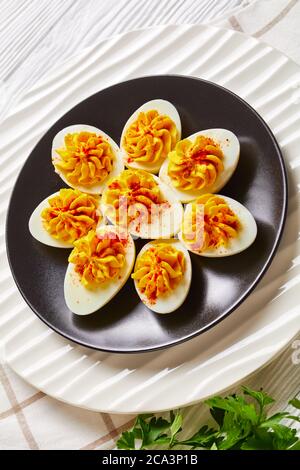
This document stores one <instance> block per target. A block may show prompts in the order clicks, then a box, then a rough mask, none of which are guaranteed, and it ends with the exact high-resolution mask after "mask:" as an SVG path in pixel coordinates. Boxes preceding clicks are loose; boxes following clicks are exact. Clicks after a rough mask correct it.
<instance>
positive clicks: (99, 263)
mask: <svg viewBox="0 0 300 470" xmlns="http://www.w3.org/2000/svg"><path fill="white" fill-rule="evenodd" d="M126 243H127V239H124V238H120V237H119V236H118V235H117V234H116V233H115V232H106V233H105V234H103V235H97V234H96V232H95V231H94V230H91V231H90V232H89V233H88V234H87V235H86V236H85V237H82V238H80V239H79V240H77V241H76V242H75V243H74V249H73V251H72V252H71V254H70V256H69V262H70V263H74V264H75V271H76V272H77V273H78V274H79V276H80V279H81V283H82V284H83V285H84V287H86V288H93V287H97V286H99V285H102V284H103V283H104V282H106V281H109V282H111V281H112V280H114V279H116V278H117V277H118V275H119V274H120V271H121V269H122V268H123V266H124V265H125V253H126Z"/></svg>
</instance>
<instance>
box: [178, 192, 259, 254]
mask: <svg viewBox="0 0 300 470" xmlns="http://www.w3.org/2000/svg"><path fill="white" fill-rule="evenodd" d="M256 235H257V225H256V222H255V219H254V217H253V215H252V214H251V213H250V212H249V210H248V209H246V207H245V206H243V205H242V204H240V203H239V202H237V201H235V200H234V199H231V198H230V197H227V196H220V195H218V194H204V195H203V196H200V197H199V198H198V199H196V201H194V202H191V203H189V204H187V206H186V208H185V212H184V219H183V224H182V230H181V232H180V233H179V234H178V237H179V239H180V240H181V242H182V243H183V244H184V245H185V246H186V247H187V249H188V250H190V251H192V252H193V253H196V254H197V255H200V256H206V257H212V258H217V257H224V256H231V255H235V254H237V253H240V252H241V251H243V250H245V249H246V248H248V247H249V246H250V245H251V244H252V243H253V242H254V240H255V238H256Z"/></svg>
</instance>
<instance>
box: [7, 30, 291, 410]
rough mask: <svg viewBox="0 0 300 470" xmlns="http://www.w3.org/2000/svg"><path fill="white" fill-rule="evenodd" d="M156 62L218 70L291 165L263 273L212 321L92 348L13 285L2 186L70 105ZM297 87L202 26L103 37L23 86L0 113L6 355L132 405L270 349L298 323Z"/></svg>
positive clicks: (39, 379) (112, 402)
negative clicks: (175, 339) (279, 234)
mask: <svg viewBox="0 0 300 470" xmlns="http://www.w3.org/2000/svg"><path fill="white" fill-rule="evenodd" d="M163 73H166V74H167V73H179V74H185V75H193V76H198V77H201V78H205V79H209V80H212V81H214V82H217V83H219V84H220V85H223V86H225V87H227V88H229V89H230V90H232V91H234V92H235V93H237V94H238V95H240V96H241V97H242V98H244V99H245V100H246V101H248V102H249V103H250V104H251V105H252V106H253V107H254V108H256V109H257V110H258V112H259V113H260V114H261V115H262V116H263V117H264V119H265V120H266V121H267V123H269V125H270V127H271V128H272V130H273V132H274V134H275V135H276V137H277V139H278V141H279V143H280V145H281V148H282V150H283V154H284V157H285V160H286V166H287V170H288V174H289V211H288V217H287V223H286V228H285V232H284V236H283V239H282V242H281V245H280V249H279V251H278V252H277V255H276V257H275V259H274V261H273V263H272V266H271V268H270V269H269V271H268V273H267V275H266V276H265V277H264V279H263V281H262V282H261V283H260V284H259V286H258V287H257V288H256V290H255V291H254V292H253V293H252V294H251V295H250V297H248V299H247V300H246V301H245V302H244V303H243V304H242V305H241V306H240V307H239V308H238V309H237V310H236V311H235V312H234V313H232V314H231V315H230V316H229V317H227V318H226V319H225V320H224V321H222V322H221V323H219V324H218V325H217V326H215V327H214V328H213V329H211V330H209V331H207V332H206V333H204V334H202V335H201V336H199V337H197V338H195V339H193V340H191V341H188V342H186V343H183V344H181V345H178V346H176V347H173V348H169V349H166V350H163V351H158V352H151V353H145V354H131V355H128V354H126V355H118V354H108V353H101V352H95V351H92V350H89V349H85V348H82V347H80V346H78V345H76V344H73V343H71V342H70V341H67V340H66V339H64V338H62V337H60V336H59V335H57V334H56V333H54V332H53V331H52V330H50V329H49V328H48V327H46V326H45V325H44V324H43V323H42V322H41V321H40V320H39V319H38V318H37V317H36V316H35V315H34V314H33V313H32V312H31V311H30V309H29V308H28V307H27V305H26V304H25V302H24V301H23V300H22V298H21V296H20V294H19V293H18V291H17V288H16V287H15V285H14V283H13V281H12V278H11V275H10V272H9V268H8V265H7V261H6V254H5V247H4V240H3V239H4V218H5V212H6V207H7V204H8V198H9V196H10V193H11V190H12V186H13V183H14V182H15V179H16V176H17V173H18V171H19V169H20V167H21V165H22V163H23V162H24V160H25V158H26V157H27V155H28V154H29V152H30V150H31V149H32V147H33V145H34V144H35V143H36V142H37V141H38V139H39V138H40V137H41V135H42V134H43V133H44V132H45V131H46V130H47V129H48V128H49V127H50V126H51V125H52V124H53V123H54V122H55V121H56V120H57V119H58V118H59V117H60V116H61V115H62V114H64V113H65V112H66V111H67V110H68V109H70V108H71V107H72V106H74V105H75V104H76V103H78V102H79V101H81V100H82V99H84V98H86V97H87V96H89V95H90V94H92V93H94V92H96V91H99V89H102V88H105V87H107V86H109V85H112V84H113V83H116V82H120V81H122V80H125V79H129V78H134V77H136V76H141V75H151V74H163ZM299 87H300V69H299V68H298V66H296V65H295V64H294V63H293V62H291V61H290V60H289V59H288V58H287V57H285V56H283V55H282V54H280V53H279V52H277V51H275V50H273V49H272V48H270V47H269V46H266V45H264V44H262V43H259V42H258V41H257V40H255V39H253V38H248V37H247V36H244V35H241V34H239V33H236V32H233V31H226V30H220V29H216V28H213V27H208V26H177V27H174V26H167V27H155V28H152V29H148V30H145V31H135V32H131V33H127V34H125V35H122V36H117V37H115V38H113V39H110V40H108V41H104V42H101V43H100V44H97V45H96V46H95V47H94V48H92V49H89V50H87V51H86V52H85V53H84V54H82V55H80V56H79V57H78V58H75V59H74V60H72V61H71V62H70V63H68V64H67V65H66V66H65V67H64V68H63V69H60V70H59V71H56V72H55V74H54V75H52V76H51V77H49V78H48V79H47V80H46V81H44V82H43V83H41V84H40V85H37V86H36V87H35V88H34V89H33V90H32V91H31V92H30V93H28V94H27V95H26V97H25V98H24V99H23V100H22V102H21V103H20V104H19V105H18V107H17V108H16V109H15V110H14V111H13V113H12V114H11V115H10V116H9V117H8V118H7V119H6V121H5V122H4V123H3V125H2V129H1V131H2V132H1V140H0V149H1V157H2V158H1V167H0V180H1V184H0V188H1V189H0V192H1V206H0V212H1V236H2V245H1V253H0V257H1V259H0V266H1V272H0V283H1V297H0V312H1V313H0V339H2V340H5V341H6V347H5V352H6V359H7V361H8V363H9V364H10V365H11V367H12V368H13V369H14V370H15V371H16V372H17V373H18V374H20V375H21V376H22V377H23V378H25V379H26V380H27V381H28V382H30V383H31V384H33V385H34V386H35V387H37V388H39V389H41V390H43V391H44V392H46V393H48V394H49V395H52V396H54V397H56V398H58V399H60V400H64V401H66V402H68V403H71V404H73V405H77V406H82V407H86V408H90V409H94V410H101V411H107V412H118V413H122V412H123V413H131V412H132V413H135V412H141V411H158V410H164V409H169V408H176V407H179V406H184V405H187V404H190V403H193V402H196V401H198V400H201V399H203V398H204V397H207V396H209V395H212V394H215V393H219V392H220V391H222V390H224V389H226V388H227V387H229V386H231V385H232V384H234V383H236V382H239V381H240V380H242V379H243V378H245V377H246V376H247V375H249V374H250V373H252V372H253V371H254V370H256V369H257V368H259V367H261V366H263V365H264V364H266V363H267V362H268V361H270V360H271V359H272V358H273V357H274V356H275V355H276V354H278V353H279V351H281V350H282V348H283V347H284V346H285V345H286V344H287V343H288V342H289V341H290V340H291V339H292V338H293V337H294V336H295V335H296V334H297V332H298V330H299V325H300V309H299V306H298V304H299V287H300V249H299V220H300V213H299V212H300V211H299V207H300V204H299V187H300V104H299V96H300V93H299ZM104 130H105V131H109V130H108V129H104ZM274 190H275V189H274ZM28 191H30V188H28ZM24 197H26V194H24ZM17 229H18V228H17V227H16V230H17ZM245 268H246V267H245ZM33 285H34V273H33Z"/></svg>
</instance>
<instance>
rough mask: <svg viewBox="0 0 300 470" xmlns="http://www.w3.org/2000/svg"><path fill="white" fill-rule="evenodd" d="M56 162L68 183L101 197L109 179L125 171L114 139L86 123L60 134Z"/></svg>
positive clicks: (55, 148) (54, 150)
mask: <svg viewBox="0 0 300 470" xmlns="http://www.w3.org/2000/svg"><path fill="white" fill-rule="evenodd" d="M52 163H53V165H54V168H55V171H56V173H57V174H58V175H59V176H60V177H61V179H62V180H63V181H64V182H65V183H66V184H68V185H69V186H71V187H72V188H75V189H79V190H80V191H83V192H86V193H91V194H101V193H102V191H103V188H104V187H105V185H106V183H107V181H108V179H109V178H112V177H114V176H117V175H118V174H119V173H120V172H121V171H122V170H123V168H124V165H123V162H122V158H121V156H120V149H119V147H118V145H117V144H116V143H115V142H114V140H113V139H112V138H111V137H109V135H107V134H105V132H103V131H101V130H100V129H98V128H97V127H94V126H88V125H86V124H76V125H73V126H69V127H66V128H65V129H62V130H61V131H60V132H58V134H56V136H55V137H54V139H53V143H52Z"/></svg>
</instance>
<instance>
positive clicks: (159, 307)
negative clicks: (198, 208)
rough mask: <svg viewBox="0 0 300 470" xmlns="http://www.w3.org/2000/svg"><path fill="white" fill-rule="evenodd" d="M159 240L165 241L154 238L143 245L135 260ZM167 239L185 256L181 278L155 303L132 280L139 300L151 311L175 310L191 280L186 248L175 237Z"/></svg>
mask: <svg viewBox="0 0 300 470" xmlns="http://www.w3.org/2000/svg"><path fill="white" fill-rule="evenodd" d="M160 241H164V242H166V240H155V241H151V242H149V243H147V244H146V245H144V246H143V248H142V249H141V251H140V252H139V254H138V256H137V260H138V259H139V256H141V255H142V254H143V253H144V252H145V251H146V250H147V249H148V248H150V247H151V246H153V245H155V244H157V243H159V242H160ZM167 241H168V243H169V244H170V245H172V246H173V247H174V248H176V249H177V250H180V251H182V252H183V254H184V258H185V271H184V273H183V277H182V280H181V281H180V282H179V283H178V284H177V286H176V287H175V288H174V289H173V290H172V291H171V292H170V293H167V294H165V295H162V296H160V297H157V299H156V301H155V303H150V302H149V300H148V298H147V297H146V296H145V295H144V294H142V293H141V292H140V290H139V288H138V285H137V281H136V280H134V285H135V289H136V291H137V293H138V296H139V297H140V299H141V301H142V302H143V303H144V304H145V305H146V306H147V307H148V308H149V309H150V310H152V311H153V312H156V313H161V314H165V313H171V312H174V310H177V309H178V308H179V307H180V306H181V305H182V304H183V302H184V301H185V299H186V297H187V295H188V293H189V290H190V286H191V281H192V263H191V258H190V255H189V252H188V250H187V249H186V248H185V246H184V245H183V244H182V243H181V242H180V241H179V240H177V239H170V240H167Z"/></svg>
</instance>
